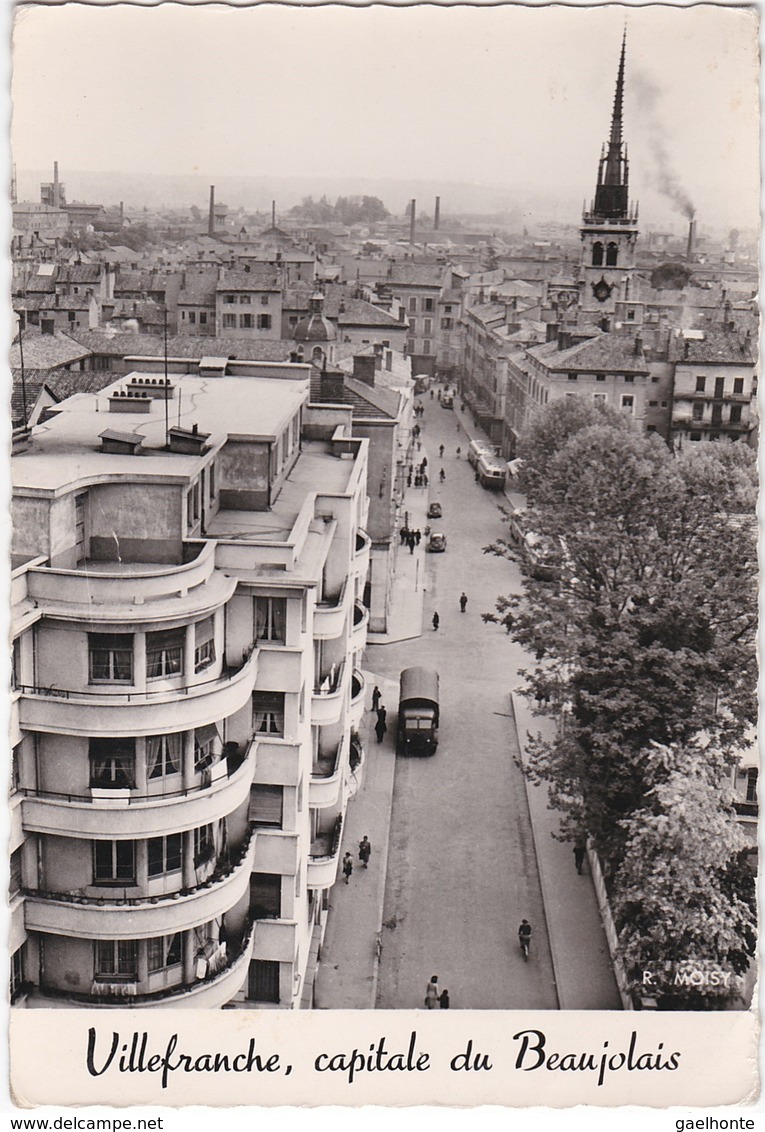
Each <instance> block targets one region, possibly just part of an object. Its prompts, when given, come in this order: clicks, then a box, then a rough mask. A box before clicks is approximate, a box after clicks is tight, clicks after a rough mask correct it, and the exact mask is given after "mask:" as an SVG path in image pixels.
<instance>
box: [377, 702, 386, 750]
mask: <svg viewBox="0 0 765 1132" xmlns="http://www.w3.org/2000/svg"><path fill="white" fill-rule="evenodd" d="M386 715H387V712H386V711H385V708H380V710H379V711H378V713H377V723H376V724H375V735H376V736H377V742H378V743H382V741H383V739H384V738H385V732H386V731H387V730H388V724H387V723H386V722H385V716H386Z"/></svg>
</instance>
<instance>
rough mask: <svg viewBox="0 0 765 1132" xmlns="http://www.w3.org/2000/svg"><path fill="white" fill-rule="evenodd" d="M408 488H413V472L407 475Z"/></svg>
mask: <svg viewBox="0 0 765 1132" xmlns="http://www.w3.org/2000/svg"><path fill="white" fill-rule="evenodd" d="M406 486H407V487H411V486H412V473H411V472H407V473H406Z"/></svg>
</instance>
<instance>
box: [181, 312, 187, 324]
mask: <svg viewBox="0 0 765 1132" xmlns="http://www.w3.org/2000/svg"><path fill="white" fill-rule="evenodd" d="M185 321H186V312H185V311H181V322H185Z"/></svg>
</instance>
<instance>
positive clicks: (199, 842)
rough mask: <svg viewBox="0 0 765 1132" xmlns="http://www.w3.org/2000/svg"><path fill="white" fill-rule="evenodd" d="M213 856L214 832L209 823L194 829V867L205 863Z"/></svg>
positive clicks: (196, 867)
mask: <svg viewBox="0 0 765 1132" xmlns="http://www.w3.org/2000/svg"><path fill="white" fill-rule="evenodd" d="M214 856H215V834H214V832H213V827H212V826H211V825H201V826H200V827H199V828H198V829H195V830H194V868H195V869H198V868H199V866H200V865H206V864H207V862H208V861H211V860H212V859H213V857H214Z"/></svg>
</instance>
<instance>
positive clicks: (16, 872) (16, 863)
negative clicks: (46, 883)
mask: <svg viewBox="0 0 765 1132" xmlns="http://www.w3.org/2000/svg"><path fill="white" fill-rule="evenodd" d="M21 853H22V849H21V846H19V847H18V849H14V850H13V852H12V853H11V874H10V883H9V885H8V895H9V896H11V897H13V896H16V894H17V893H19V892H21V889H22V887H23V873H22V865H21Z"/></svg>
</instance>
